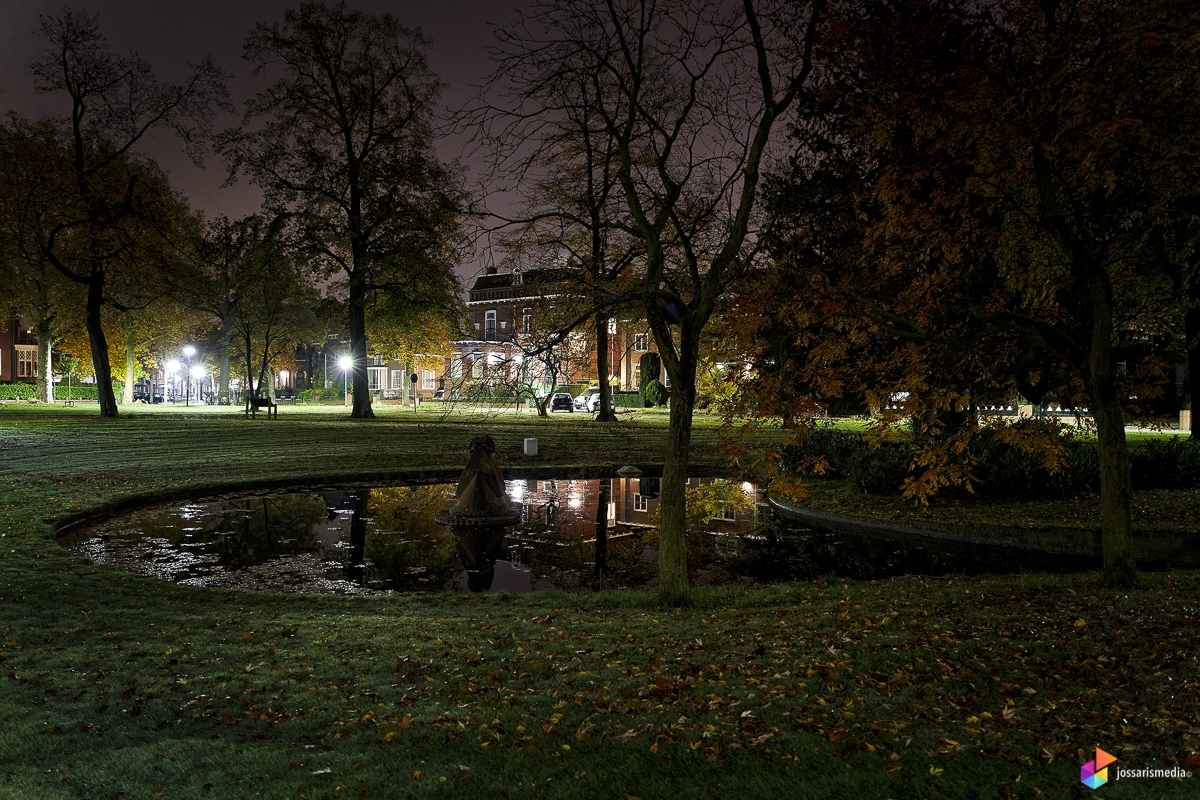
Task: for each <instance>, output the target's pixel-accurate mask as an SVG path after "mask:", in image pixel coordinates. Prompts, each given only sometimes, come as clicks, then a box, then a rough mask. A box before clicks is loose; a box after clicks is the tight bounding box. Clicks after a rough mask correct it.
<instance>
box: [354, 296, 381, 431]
mask: <svg viewBox="0 0 1200 800" xmlns="http://www.w3.org/2000/svg"><path fill="white" fill-rule="evenodd" d="M349 306H350V358H351V359H353V361H354V364H353V366H352V367H351V369H352V370H353V371H354V380H353V381H352V382H351V383H352V385H353V386H354V408H353V409H351V411H350V417H351V419H374V418H375V412H374V411H372V410H371V392H370V390H369V389H368V382H367V322H366V289H365V287H364V286H363V282H362V279H360V278H356V277H354V276H351V278H350V303H349Z"/></svg>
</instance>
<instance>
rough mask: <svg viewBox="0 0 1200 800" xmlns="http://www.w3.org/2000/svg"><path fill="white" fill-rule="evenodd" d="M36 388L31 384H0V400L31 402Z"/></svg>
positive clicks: (35, 395) (35, 394)
mask: <svg viewBox="0 0 1200 800" xmlns="http://www.w3.org/2000/svg"><path fill="white" fill-rule="evenodd" d="M35 397H37V387H36V386H34V385H33V384H32V383H0V400H32V399H33V398H35Z"/></svg>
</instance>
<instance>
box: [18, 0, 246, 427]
mask: <svg viewBox="0 0 1200 800" xmlns="http://www.w3.org/2000/svg"><path fill="white" fill-rule="evenodd" d="M39 30H40V34H41V37H42V39H43V40H44V41H45V42H46V44H47V45H48V47H47V51H46V53H45V55H43V57H42V58H41V59H40V60H39V61H37V62H36V63H35V64H34V65H33V72H34V75H35V77H36V79H37V88H38V90H39V91H41V92H46V93H55V94H57V93H59V92H63V93H66V95H67V96H68V97H69V98H70V101H71V102H70V112H69V113H68V114H67V115H66V116H65V117H63V118H60V120H59V122H58V124H57V127H58V128H59V135H60V136H61V137H62V140H63V142H64V144H65V145H66V147H67V149H68V151H69V158H68V159H67V163H65V164H63V165H62V168H63V169H64V170H65V171H66V173H67V175H68V176H69V182H68V183H69V186H70V190H71V193H72V195H73V196H72V197H70V198H69V199H68V207H69V208H71V209H72V211H73V212H74V215H73V216H72V217H70V218H68V219H65V220H63V221H62V222H61V223H59V224H58V225H57V226H56V227H55V228H53V229H52V230H51V231H49V233H48V235H47V237H46V239H45V241H44V242H43V243H42V252H43V255H44V256H45V257H46V259H47V260H48V261H49V262H50V263H51V264H53V265H54V267H55V268H57V269H58V270H59V271H60V272H61V273H62V274H63V275H65V276H66V277H67V278H68V279H70V280H72V281H74V282H76V283H78V284H80V285H82V286H84V287H86V290H87V303H86V313H85V324H86V325H87V330H88V338H89V343H90V346H91V352H92V364H93V367H94V369H95V374H96V382H97V384H98V391H99V399H100V416H102V417H115V416H117V401H116V397H115V396H114V395H113V388H112V371H111V369H110V367H109V363H108V343H107V341H106V340H105V337H104V330H103V328H102V325H101V313H100V312H101V309H102V307H103V306H104V305H106V304H113V305H116V306H121V305H124V304H125V303H124V301H123V300H122V299H121V296H122V293H123V292H124V291H125V290H129V289H133V288H138V287H140V288H145V286H146V283H145V281H144V277H145V275H146V272H147V270H146V267H147V266H150V267H151V268H153V266H154V265H153V264H152V262H150V261H149V260H148V259H146V258H144V257H140V258H136V259H135V258H131V257H130V256H131V250H132V249H133V248H135V247H145V246H146V245H147V243H148V242H150V241H152V240H154V239H155V238H160V237H161V236H162V235H163V234H164V228H165V227H166V226H167V220H168V218H169V217H170V216H172V215H173V214H175V213H176V211H177V209H178V206H179V205H180V204H179V203H177V202H176V198H175V197H174V196H173V194H172V192H171V189H170V185H169V183H168V182H167V181H166V178H165V175H163V174H162V173H161V172H160V171H158V170H157V168H155V167H154V166H153V164H151V163H150V162H147V161H145V160H144V159H141V158H139V157H138V156H137V152H136V151H137V147H138V146H139V145H140V144H141V143H142V141H143V140H144V139H145V137H146V136H147V135H149V134H150V133H152V132H154V131H157V130H162V129H166V130H169V131H172V132H174V133H175V134H176V135H177V136H178V137H179V138H180V139H181V140H182V142H183V145H184V148H185V150H186V151H187V153H188V155H189V156H191V157H192V159H193V160H194V161H195V162H196V163H197V164H199V163H200V160H201V156H202V154H203V151H204V147H205V145H206V142H207V141H208V134H209V131H210V125H211V122H212V118H213V114H214V113H215V109H216V107H218V106H222V105H225V104H226V103H227V101H226V97H227V94H226V90H225V74H224V73H223V72H222V71H221V70H220V69H218V68H217V66H216V64H215V63H214V62H213V61H212V59H210V58H206V59H204V60H203V61H201V62H199V63H197V64H191V65H189V69H188V76H187V78H186V79H185V80H184V81H183V82H182V83H180V84H177V85H169V84H165V83H159V82H158V81H157V80H156V79H155V78H154V73H153V70H152V69H151V68H150V64H149V63H148V62H146V61H145V60H144V59H142V58H141V57H139V56H138V55H137V53H134V52H131V53H130V54H129V55H127V56H121V55H117V54H115V53H112V52H110V51H109V50H108V48H107V44H106V43H105V41H104V37H103V36H101V34H100V28H99V26H98V24H97V22H96V18H95V17H91V16H88V15H86V14H80V13H77V12H75V11H72V10H70V9H66V10H64V11H63V13H62V16H58V17H42V19H41V26H40V29H39ZM137 270H141V271H142V274H141V276H139V278H138V279H136V280H134V279H132V277H131V274H130V273H131V272H132V271H137Z"/></svg>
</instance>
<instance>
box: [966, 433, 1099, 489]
mask: <svg viewBox="0 0 1200 800" xmlns="http://www.w3.org/2000/svg"><path fill="white" fill-rule="evenodd" d="M1060 442H1061V443H1062V445H1063V446H1064V447H1065V448H1066V453H1065V455H1064V460H1065V462H1066V463H1065V466H1064V467H1063V469H1061V470H1059V471H1057V472H1051V471H1050V470H1048V469H1047V468H1046V466H1045V457H1044V456H1043V455H1042V454H1041V453H1037V452H1031V451H1026V450H1022V449H1021V448H1020V447H1018V446H1017V445H1015V444H1012V443H1010V442H1006V441H1003V440H1002V439H1000V438H999V437H997V436H996V431H994V430H992V429H984V430H982V431H980V432H979V437H978V438H977V439H976V440H975V442H974V443H973V445H972V454H973V455H974V457H975V466H974V468H973V469H972V472H973V474H974V475H975V477H976V478H977V479H978V480H979V483H977V484H976V485H975V493H976V494H978V495H979V496H981V497H984V498H987V499H1001V498H1007V497H1029V498H1045V499H1051V498H1061V497H1077V496H1080V495H1088V494H1095V493H1096V492H1098V491H1099V489H1100V459H1099V455H1098V452H1097V450H1096V445H1095V444H1093V443H1091V442H1081V441H1079V440H1077V439H1074V438H1072V437H1070V436H1065V437H1063V438H1061V439H1060Z"/></svg>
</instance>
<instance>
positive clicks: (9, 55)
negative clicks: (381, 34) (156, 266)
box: [0, 0, 524, 275]
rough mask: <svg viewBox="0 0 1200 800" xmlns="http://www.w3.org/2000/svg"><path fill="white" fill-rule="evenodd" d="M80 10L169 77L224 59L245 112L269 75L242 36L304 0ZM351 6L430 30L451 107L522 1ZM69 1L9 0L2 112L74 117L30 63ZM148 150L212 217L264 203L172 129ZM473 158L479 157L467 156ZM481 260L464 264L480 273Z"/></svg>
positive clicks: (453, 148)
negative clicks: (207, 59) (195, 159)
mask: <svg viewBox="0 0 1200 800" xmlns="http://www.w3.org/2000/svg"><path fill="white" fill-rule="evenodd" d="M68 5H70V6H71V7H72V8H75V9H80V10H84V11H87V12H88V13H91V14H97V15H98V16H99V22H100V28H101V31H102V32H103V33H104V35H105V37H106V38H107V39H108V42H109V45H110V46H111V48H112V49H113V50H116V51H118V52H120V51H127V50H129V49H134V50H136V51H138V53H140V54H141V55H142V56H143V57H144V58H146V59H147V60H148V61H149V62H150V63H151V64H152V65H153V67H154V70H155V76H156V77H157V78H159V79H160V80H176V79H179V78H180V77H182V74H183V69H184V68H185V66H186V63H187V61H189V60H192V61H194V60H198V59H200V58H202V57H203V56H205V55H210V54H211V55H212V56H214V57H215V58H216V59H217V62H218V63H219V64H220V66H221V67H222V69H224V70H225V71H226V72H229V73H232V74H233V75H234V78H233V80H231V81H230V82H229V91H230V95H231V97H232V99H233V101H234V103H235V104H236V105H237V106H238V108H239V112H240V108H241V102H242V101H243V100H245V99H246V98H248V97H250V96H251V95H253V94H254V93H256V92H257V91H259V90H260V89H262V88H263V87H264V86H265V85H266V80H267V79H266V78H264V77H261V76H260V77H256V76H254V75H253V74H252V66H251V65H250V64H249V63H247V62H245V61H243V60H242V57H241V55H242V43H243V41H244V39H245V36H246V33H247V32H248V31H249V30H250V29H251V27H253V25H254V24H255V23H257V22H276V21H281V20H282V19H283V12H284V10H285V9H287V8H294V7H296V6H298V5H299V3H298V1H297V0H293V1H292V2H288V1H287V0H193V1H191V2H182V1H181V0H77V1H76V2H72V3H69V4H68ZM350 5H351V7H353V8H356V9H358V10H361V11H365V12H368V13H373V14H383V13H390V14H392V15H393V16H394V17H396V18H397V19H398V20H399V21H400V22H401V23H403V24H405V25H409V26H415V27H419V28H421V29H422V30H423V31H424V32H425V35H426V36H427V37H429V38H431V39H432V40H433V44H432V46H431V47H430V48H429V50H428V51H427V56H428V59H429V63H430V66H431V67H432V68H433V70H434V72H436V73H437V74H438V76H439V77H440V78H441V80H442V81H443V82H444V83H446V84H448V85H447V87H446V90H445V92H444V94H443V96H442V103H443V105H444V106H447V107H458V106H460V105H462V104H463V103H464V102H466V101H467V100H468V99H469V98H470V97H471V96H472V94H473V93H474V89H473V88H472V85H473V84H478V83H479V82H480V81H481V80H482V79H483V78H484V77H485V76H486V75H487V74H488V72H489V69H490V67H489V62H488V57H487V45H488V42H489V41H490V39H491V27H490V26H489V23H509V22H511V21H513V20H514V19H515V17H516V13H515V11H514V9H515V8H516V7H518V6H520V5H524V3H522V2H521V0H501V2H488V1H487V0H406V1H404V2H396V1H395V0H393V1H392V2H384V1H382V0H356V2H353V3H350ZM63 6H64V3H63V2H62V0H0V110H2V111H3V112H4V113H7V112H8V111H9V110H13V111H16V112H17V113H18V114H20V115H22V116H25V117H31V118H36V117H41V116H47V115H52V116H65V114H66V113H67V111H68V109H69V105H68V103H69V100H68V99H67V97H66V95H65V94H52V95H39V94H38V93H37V92H35V91H34V88H33V74H32V72H31V71H30V69H29V65H30V64H31V63H32V62H33V61H35V60H36V59H37V58H38V57H39V56H40V54H41V52H42V49H43V42H42V41H41V40H40V39H38V37H37V36H36V35H35V34H34V31H35V29H36V28H37V24H38V16H39V15H44V14H57V13H60V12H61V10H62V8H63ZM237 120H238V117H237V116H236V115H229V116H226V117H224V118H222V119H220V120H219V121H218V123H217V127H218V129H219V128H224V127H228V126H230V125H233V124H236V122H237ZM464 146H465V142H464V140H463V139H457V140H444V141H442V142H440V144H439V151H440V153H441V155H442V157H443V158H461V157H463V155H464V152H463V151H464ZM144 151H145V152H146V153H147V154H148V155H150V156H152V157H153V158H154V159H155V160H157V161H158V163H159V164H160V165H162V166H163V167H165V168H166V169H168V170H169V171H170V173H171V175H172V179H173V181H174V183H175V185H176V186H177V188H179V189H180V190H181V191H182V192H183V193H184V194H185V195H187V197H188V198H189V200H190V201H191V203H192V205H193V207H195V208H199V209H202V210H203V211H204V212H205V213H206V214H207V215H208V216H210V217H212V216H215V215H217V214H226V215H228V216H230V217H240V216H244V215H246V214H250V213H253V212H255V211H257V210H258V206H259V201H260V196H259V194H258V192H257V190H256V189H255V188H254V187H251V186H249V185H248V184H247V182H246V181H245V180H244V179H243V180H241V181H240V182H239V183H238V184H237V185H235V186H233V187H229V188H221V184H222V183H223V182H224V180H225V170H224V165H223V163H222V162H221V160H220V159H219V158H216V157H211V158H210V159H209V162H208V164H207V167H206V169H205V170H198V169H196V168H195V167H193V166H192V164H191V162H190V161H189V160H188V159H187V158H186V157H184V156H183V155H182V153H181V152H180V148H179V147H178V144H177V142H176V141H175V140H174V139H173V138H172V137H170V136H169V135H160V136H159V137H157V138H156V139H155V140H153V141H150V142H149V143H148V144H147V146H146V147H145V148H144ZM464 161H465V163H466V164H468V166H469V165H470V163H471V159H470V158H469V157H468V158H465V159H464ZM475 269H476V266H475V265H473V264H472V265H464V267H463V269H461V270H460V272H462V273H464V274H465V275H470V274H472V273H474V271H475Z"/></svg>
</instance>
